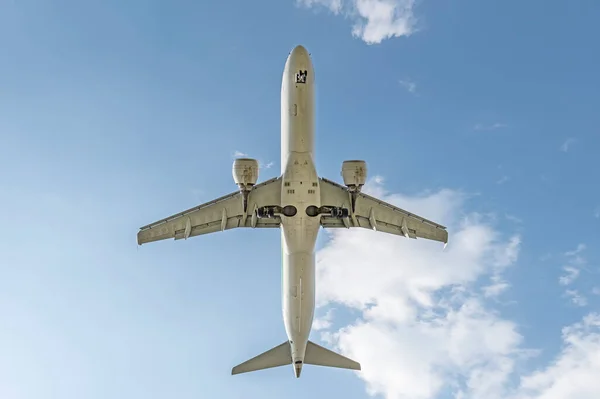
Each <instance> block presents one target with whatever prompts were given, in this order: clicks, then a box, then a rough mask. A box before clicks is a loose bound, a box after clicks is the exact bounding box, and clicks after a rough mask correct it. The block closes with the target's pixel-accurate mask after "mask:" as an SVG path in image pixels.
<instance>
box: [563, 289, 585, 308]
mask: <svg viewBox="0 0 600 399" xmlns="http://www.w3.org/2000/svg"><path fill="white" fill-rule="evenodd" d="M565 295H566V296H568V297H569V298H571V302H573V304H575V305H577V306H586V305H587V303H588V302H587V299H586V298H585V297H584V296H583V295H581V294H580V293H579V292H578V291H577V290H566V291H565Z"/></svg>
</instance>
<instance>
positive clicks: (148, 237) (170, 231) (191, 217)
mask: <svg viewBox="0 0 600 399" xmlns="http://www.w3.org/2000/svg"><path fill="white" fill-rule="evenodd" d="M280 202H281V178H279V177H277V178H273V179H271V180H267V181H265V182H263V183H260V184H257V185H255V186H254V187H253V188H252V189H251V190H250V192H249V193H248V195H247V198H246V200H245V201H244V195H243V194H242V193H241V192H240V191H237V192H234V193H231V194H228V195H225V196H223V197H221V198H217V199H215V200H213V201H210V202H207V203H205V204H202V205H198V206H196V207H194V208H191V209H188V210H187V211H183V212H180V213H178V214H175V215H173V216H169V217H167V218H165V219H161V220H159V221H157V222H154V223H151V224H149V225H147V226H144V227H141V228H140V231H139V232H138V234H137V241H138V244H139V245H142V244H146V243H149V242H153V241H159V240H165V239H169V238H172V239H175V240H179V239H182V238H183V239H187V238H189V237H194V236H198V235H202V234H209V233H214V232H217V231H223V230H228V229H233V228H237V227H279V225H280V223H281V219H280V217H279V216H277V215H276V214H274V213H273V212H272V211H265V212H263V213H264V214H265V217H258V214H259V213H260V210H263V209H273V208H280ZM244 203H245V205H246V207H245V208H246V209H245V210H244Z"/></svg>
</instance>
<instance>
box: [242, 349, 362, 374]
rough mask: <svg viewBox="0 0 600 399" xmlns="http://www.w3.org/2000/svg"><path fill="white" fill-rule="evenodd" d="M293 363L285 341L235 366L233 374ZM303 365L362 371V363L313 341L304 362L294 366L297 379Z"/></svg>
mask: <svg viewBox="0 0 600 399" xmlns="http://www.w3.org/2000/svg"><path fill="white" fill-rule="evenodd" d="M292 363H293V361H292V356H291V347H290V343H289V342H288V341H285V342H284V343H283V344H281V345H279V346H276V347H274V348H273V349H269V350H268V351H266V352H263V353H261V354H260V355H258V356H255V357H253V358H252V359H250V360H247V361H245V362H244V363H241V364H239V365H237V366H235V367H234V368H233V369H232V370H231V374H232V375H235V374H241V373H248V372H250V371H257V370H264V369H269V368H273V367H280V366H285V365H288V364H292ZM303 364H312V365H315V366H324V367H337V368H342V369H350V370H360V363H358V362H355V361H354V360H351V359H348V358H347V357H345V356H342V355H340V354H337V353H335V352H333V351H331V350H329V349H326V348H323V347H322V346H319V345H317V344H315V343H314V342H311V341H308V342H307V344H306V352H305V354H304V361H302V360H297V361H296V362H295V364H294V374H295V375H296V377H300V372H301V371H302V365H303Z"/></svg>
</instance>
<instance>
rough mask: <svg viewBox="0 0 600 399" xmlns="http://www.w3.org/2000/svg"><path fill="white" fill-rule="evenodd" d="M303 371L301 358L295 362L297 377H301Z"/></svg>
mask: <svg viewBox="0 0 600 399" xmlns="http://www.w3.org/2000/svg"><path fill="white" fill-rule="evenodd" d="M301 372H302V361H301V360H299V361H297V362H296V363H295V364H294V374H295V375H296V378H300V373H301Z"/></svg>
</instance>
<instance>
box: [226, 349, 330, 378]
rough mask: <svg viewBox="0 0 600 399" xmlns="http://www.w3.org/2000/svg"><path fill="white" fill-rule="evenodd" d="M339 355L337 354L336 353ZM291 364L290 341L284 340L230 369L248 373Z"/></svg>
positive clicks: (238, 372) (237, 372) (235, 372)
mask: <svg viewBox="0 0 600 399" xmlns="http://www.w3.org/2000/svg"><path fill="white" fill-rule="evenodd" d="M338 356H339V355H338ZM287 364H292V355H291V350H290V343H289V342H288V341H285V342H284V343H283V344H281V345H279V346H276V347H274V348H273V349H269V350H268V351H266V352H263V353H261V354H260V355H258V356H256V357H253V358H252V359H250V360H246V361H245V362H244V363H242V364H238V365H237V366H235V367H234V368H233V369H232V370H231V374H232V375H233V374H241V373H248V372H250V371H256V370H264V369H270V368H272V367H279V366H285V365H287Z"/></svg>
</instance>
